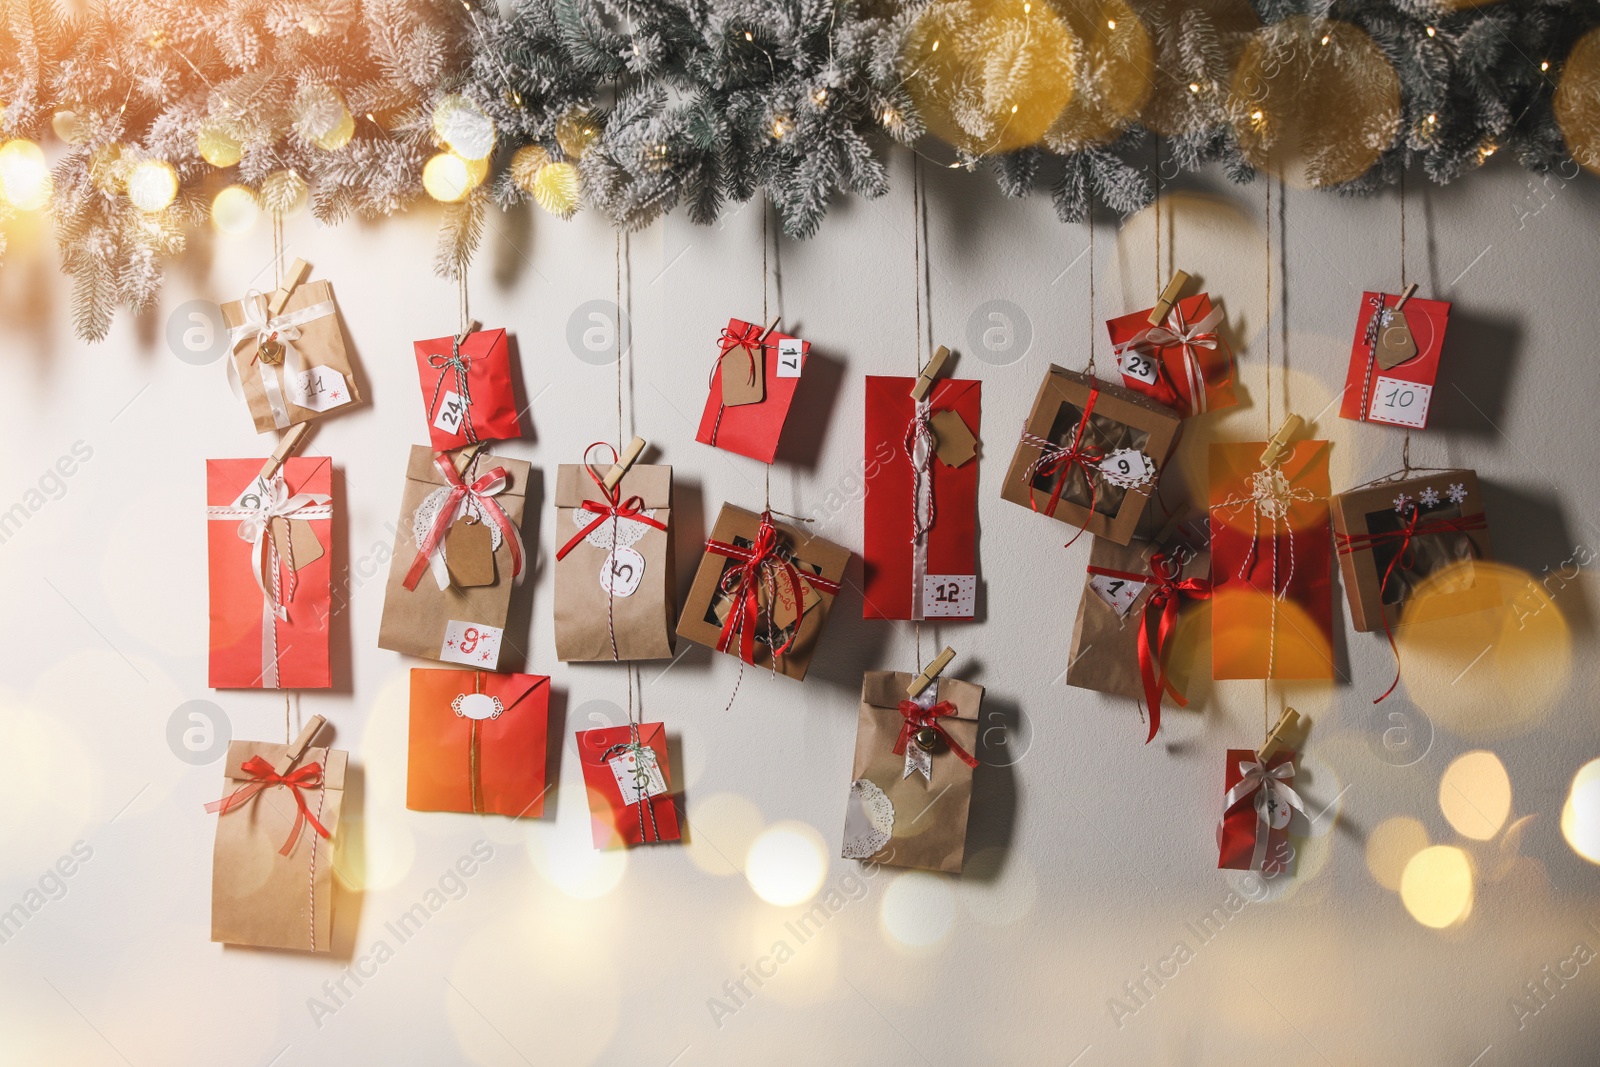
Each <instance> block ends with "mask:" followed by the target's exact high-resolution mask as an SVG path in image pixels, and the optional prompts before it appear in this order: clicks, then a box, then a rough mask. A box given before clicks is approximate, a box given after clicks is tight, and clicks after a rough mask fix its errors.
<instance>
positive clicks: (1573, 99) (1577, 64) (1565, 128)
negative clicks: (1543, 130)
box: [1552, 29, 1600, 174]
mask: <svg viewBox="0 0 1600 1067" xmlns="http://www.w3.org/2000/svg"><path fill="white" fill-rule="evenodd" d="M1552 103H1553V106H1554V108H1555V113H1556V123H1557V124H1558V125H1559V126H1560V127H1561V134H1562V136H1563V137H1565V138H1566V141H1567V151H1568V152H1569V153H1570V154H1571V156H1572V158H1573V159H1574V160H1576V161H1577V162H1579V163H1580V164H1582V165H1583V166H1585V167H1587V168H1588V169H1589V170H1591V171H1593V172H1595V173H1596V174H1600V29H1596V30H1590V31H1589V32H1588V33H1587V34H1585V35H1584V36H1583V37H1581V38H1579V40H1578V43H1577V44H1576V45H1574V46H1573V48H1572V52H1571V53H1570V54H1569V55H1568V56H1567V62H1566V66H1565V67H1563V68H1562V71H1561V84H1560V85H1558V86H1557V87H1556V93H1555V99H1554V100H1553V101H1552Z"/></svg>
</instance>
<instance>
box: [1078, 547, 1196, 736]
mask: <svg viewBox="0 0 1600 1067" xmlns="http://www.w3.org/2000/svg"><path fill="white" fill-rule="evenodd" d="M1089 573H1090V574H1102V575H1105V576H1106V577H1108V578H1122V579H1125V580H1127V581H1130V582H1144V583H1146V584H1148V585H1153V586H1154V587H1155V588H1153V589H1152V590H1151V591H1150V596H1149V597H1148V598H1146V599H1145V602H1144V612H1143V614H1142V615H1141V616H1140V617H1139V677H1140V678H1142V679H1143V680H1144V703H1145V707H1147V708H1148V709H1149V710H1150V734H1149V736H1147V737H1146V738H1145V739H1144V743H1145V744H1147V745H1148V744H1149V743H1150V742H1151V741H1154V740H1155V737H1156V731H1157V730H1159V729H1161V694H1162V692H1163V691H1165V692H1166V693H1167V694H1168V695H1170V696H1171V697H1172V699H1173V701H1174V702H1175V703H1176V704H1177V705H1178V707H1180V708H1186V707H1188V706H1189V701H1188V699H1187V698H1186V697H1184V695H1183V694H1182V693H1180V692H1178V689H1177V687H1176V686H1174V685H1173V684H1172V680H1171V679H1170V678H1168V677H1167V664H1166V652H1167V642H1168V641H1169V640H1171V638H1172V632H1173V630H1174V629H1176V628H1177V625H1178V602H1179V600H1180V599H1181V598H1182V597H1188V598H1189V599H1191V600H1208V599H1210V597H1211V582H1210V581H1209V580H1207V579H1205V578H1184V579H1181V580H1180V579H1179V578H1178V575H1179V574H1180V573H1182V564H1180V563H1179V562H1178V561H1177V560H1175V559H1172V558H1171V557H1169V556H1167V555H1166V554H1165V553H1162V552H1157V553H1154V554H1153V555H1152V556H1151V557H1150V573H1149V574H1136V573H1134V572H1132V571H1116V570H1112V569H1111V568H1109V567H1094V566H1091V567H1090V568H1089ZM1152 622H1154V623H1155V624H1156V625H1155V630H1156V636H1155V640H1154V641H1152V640H1151V639H1150V629H1151V625H1150V624H1151V623H1152Z"/></svg>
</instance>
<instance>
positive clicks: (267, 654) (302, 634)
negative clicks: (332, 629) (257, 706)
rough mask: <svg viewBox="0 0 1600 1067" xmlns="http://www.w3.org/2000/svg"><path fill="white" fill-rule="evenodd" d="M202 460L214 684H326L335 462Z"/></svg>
mask: <svg viewBox="0 0 1600 1067" xmlns="http://www.w3.org/2000/svg"><path fill="white" fill-rule="evenodd" d="M261 468H262V461H261V460H260V459H259V458H258V459H208V460H206V520H207V521H206V569H207V574H208V577H209V584H210V592H211V637H210V685H211V687H212V688H213V689H325V688H327V687H328V686H330V685H332V684H333V682H332V677H331V672H330V670H329V667H328V616H329V605H330V604H331V602H332V582H331V575H332V559H331V557H332V549H333V496H332V489H333V462H332V461H331V460H329V459H328V458H327V457H326V456H315V457H302V456H296V457H293V458H291V459H288V460H285V461H284V463H283V465H282V466H281V467H279V468H278V470H277V472H275V473H274V474H273V475H272V476H271V477H269V478H263V477H262V476H261Z"/></svg>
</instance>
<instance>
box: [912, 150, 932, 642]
mask: <svg viewBox="0 0 1600 1067" xmlns="http://www.w3.org/2000/svg"><path fill="white" fill-rule="evenodd" d="M911 270H912V277H911V285H912V288H911V307H912V312H913V314H914V315H915V316H916V330H917V335H916V343H915V344H913V345H912V346H911V363H912V367H913V372H912V373H913V375H914V376H915V377H919V378H920V377H921V376H922V368H923V366H924V363H923V359H922V346H923V343H924V341H923V336H922V295H923V289H922V283H923V274H922V167H921V165H920V163H919V162H918V159H917V156H916V155H915V154H914V153H913V154H912V156H911ZM929 314H930V317H931V314H932V313H931V311H930V313H929ZM913 421H915V420H913ZM929 447H931V442H929ZM908 455H909V453H908ZM910 459H911V466H912V472H913V477H919V475H918V473H917V472H918V468H917V461H916V457H915V456H914V455H910ZM929 500H930V504H929V508H930V511H929V514H928V525H929V526H931V525H932V524H933V514H932V510H931V509H932V503H931V500H932V497H931V496H930V498H929ZM912 506H913V507H915V506H916V493H915V490H913V494H912ZM911 595H912V596H913V597H918V596H920V595H921V590H918V589H913V590H912V591H911ZM911 632H912V635H913V637H914V639H915V642H916V657H917V660H916V663H915V664H914V666H915V667H916V669H917V670H918V671H921V670H922V621H921V620H920V619H918V620H916V621H914V622H912V624H911Z"/></svg>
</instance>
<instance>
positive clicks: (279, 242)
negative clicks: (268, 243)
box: [272, 211, 283, 289]
mask: <svg viewBox="0 0 1600 1067" xmlns="http://www.w3.org/2000/svg"><path fill="white" fill-rule="evenodd" d="M272 287H273V288H274V289H281V288H283V212H281V211H274V212H273V213H272Z"/></svg>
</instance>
